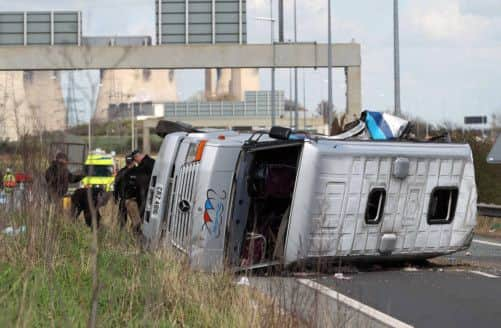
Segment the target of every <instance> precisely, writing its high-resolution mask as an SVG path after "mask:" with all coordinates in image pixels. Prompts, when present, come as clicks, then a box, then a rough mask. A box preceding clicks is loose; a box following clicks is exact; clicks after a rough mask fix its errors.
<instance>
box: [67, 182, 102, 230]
mask: <svg viewBox="0 0 501 328" xmlns="http://www.w3.org/2000/svg"><path fill="white" fill-rule="evenodd" d="M104 194H105V193H104V190H103V189H102V188H89V189H87V188H79V189H77V190H75V192H74V193H73V194H72V195H71V215H72V217H74V218H75V220H76V219H78V217H79V216H80V213H82V212H83V213H84V218H85V224H87V226H88V227H89V228H92V211H94V213H95V215H96V221H97V227H99V224H100V222H101V213H99V208H100V207H102V206H104V204H105V202H106V201H105V195H104ZM89 201H90V202H89Z"/></svg>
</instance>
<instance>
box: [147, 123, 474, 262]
mask: <svg viewBox="0 0 501 328" xmlns="http://www.w3.org/2000/svg"><path fill="white" fill-rule="evenodd" d="M294 139H301V140H294ZM476 204H477V191H476V185H475V176H474V167H473V160H472V153H471V150H470V147H469V146H468V145H462V144H451V143H431V142H405V141H398V142H386V141H384V142H376V141H371V140H365V141H364V140H360V139H357V138H355V137H353V138H348V139H345V140H339V138H327V137H320V136H316V137H314V136H309V137H308V136H307V137H305V138H301V137H300V136H299V137H298V136H297V135H291V134H290V131H289V130H288V129H283V128H279V129H272V132H270V134H269V135H268V134H263V133H257V134H253V135H251V134H238V133H236V132H232V131H225V132H174V133H170V134H167V135H166V136H165V138H164V141H163V144H162V147H161V150H160V153H159V154H158V158H157V161H156V164H155V168H154V171H153V176H152V179H151V183H150V190H149V194H148V200H147V207H146V212H145V217H144V223H143V233H144V235H145V237H146V240H147V241H148V244H149V245H150V246H151V247H172V246H173V247H174V248H175V249H178V250H179V251H181V252H183V253H185V254H186V255H187V256H188V257H189V259H190V263H191V265H192V266H193V267H194V268H198V269H202V270H207V271H217V270H221V269H222V268H223V267H224V266H225V265H228V266H231V267H232V268H237V269H243V268H253V267H260V266H266V265H273V264H284V265H288V264H292V263H298V262H303V261H311V260H318V259H325V260H326V261H330V260H335V259H339V258H350V259H352V258H353V259H355V258H363V259H367V260H371V259H374V260H383V259H401V260H404V259H422V258H430V257H435V256H438V255H442V254H448V253H452V252H456V251H459V250H463V249H465V248H467V247H469V245H470V243H471V240H472V236H473V228H474V226H475V223H476Z"/></svg>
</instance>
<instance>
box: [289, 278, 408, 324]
mask: <svg viewBox="0 0 501 328" xmlns="http://www.w3.org/2000/svg"><path fill="white" fill-rule="evenodd" d="M298 282H299V283H300V284H303V285H305V286H307V287H310V288H312V289H315V290H316V291H318V292H319V293H321V294H323V295H325V296H327V297H330V298H332V299H335V300H336V301H338V302H342V303H344V304H346V305H347V306H349V307H351V308H353V309H355V310H357V311H359V312H361V313H363V314H365V315H367V316H368V317H370V318H373V319H374V320H376V321H378V322H381V323H383V324H385V325H387V326H390V327H396V328H410V327H413V326H411V325H409V324H407V323H405V322H403V321H400V320H398V319H396V318H394V317H392V316H389V315H387V314H386V313H383V312H381V311H378V310H376V309H374V308H372V307H370V306H368V305H366V304H363V303H360V302H359V301H356V300H354V299H352V298H350V297H348V296H346V295H343V294H341V293H338V292H336V291H335V290H332V289H330V288H328V287H326V286H324V285H321V284H319V283H317V282H314V281H312V280H308V279H298Z"/></svg>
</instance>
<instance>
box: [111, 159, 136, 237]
mask: <svg viewBox="0 0 501 328" xmlns="http://www.w3.org/2000/svg"><path fill="white" fill-rule="evenodd" d="M135 166H136V164H135V163H134V159H133V158H132V157H130V156H127V157H126V158H125V166H124V167H123V168H121V169H120V170H119V171H118V173H117V175H116V177H115V184H114V188H113V197H114V199H115V203H118V223H119V225H120V228H123V227H125V224H126V223H127V206H126V205H125V204H126V200H127V199H131V198H136V182H135V174H134V169H135Z"/></svg>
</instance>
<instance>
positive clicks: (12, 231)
mask: <svg viewBox="0 0 501 328" xmlns="http://www.w3.org/2000/svg"><path fill="white" fill-rule="evenodd" d="M24 232H26V226H20V227H19V228H17V229H16V228H14V227H7V228H5V229H3V230H2V233H3V234H4V235H7V236H16V235H18V234H21V233H24Z"/></svg>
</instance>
